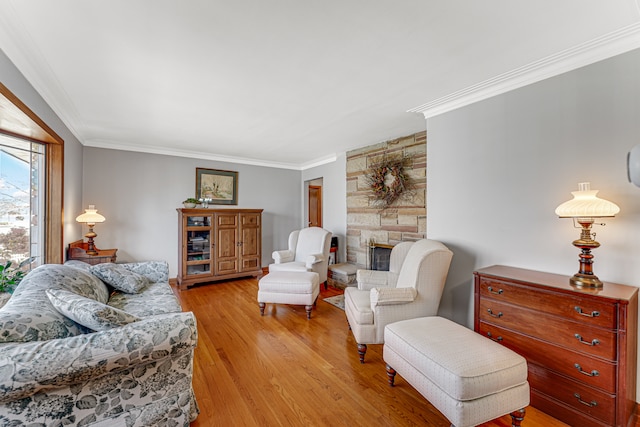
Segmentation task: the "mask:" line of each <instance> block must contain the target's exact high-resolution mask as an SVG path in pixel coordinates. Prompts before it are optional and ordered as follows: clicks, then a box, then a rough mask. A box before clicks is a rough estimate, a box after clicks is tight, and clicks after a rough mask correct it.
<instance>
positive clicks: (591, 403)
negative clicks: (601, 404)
mask: <svg viewBox="0 0 640 427" xmlns="http://www.w3.org/2000/svg"><path fill="white" fill-rule="evenodd" d="M573 397H575V398H576V399H578V402H580V403H582V404H583V405H585V406H588V407H590V408H593V407H594V406H598V402H596V401H595V400H592V401H591V402H585V401H584V400H582V398H581V397H580V395H579V394H578V393H573Z"/></svg>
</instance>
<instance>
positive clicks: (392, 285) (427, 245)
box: [344, 239, 453, 363]
mask: <svg viewBox="0 0 640 427" xmlns="http://www.w3.org/2000/svg"><path fill="white" fill-rule="evenodd" d="M398 246H399V248H398V251H396V254H395V255H396V257H395V258H396V259H395V260H394V250H395V249H396V248H395V247H394V249H393V250H392V251H391V260H390V265H389V268H390V269H391V264H394V267H397V266H398V262H399V263H400V269H399V272H397V270H396V271H394V272H392V271H389V272H372V271H369V270H360V271H358V273H357V274H358V276H359V277H358V287H357V288H356V287H348V288H346V289H345V291H344V302H345V314H346V315H347V321H348V322H349V327H350V328H351V331H352V332H353V336H354V338H355V340H356V342H357V343H358V354H359V355H360V363H364V356H365V353H366V352H367V344H383V343H384V327H385V326H386V325H388V324H389V323H394V322H398V321H400V320H407V319H413V318H416V317H426V316H435V315H437V314H438V307H439V306H440V299H441V298H442V292H443V290H444V284H445V281H446V279H447V275H448V273H449V265H450V264H451V258H452V257H453V252H451V251H450V250H449V249H448V248H447V247H446V246H445V245H444V244H442V243H441V242H437V241H435V240H429V239H423V240H419V241H417V242H415V243H409V244H405V243H401V244H398V245H397V247H398ZM403 255H404V257H403ZM402 258H404V262H401V261H400V260H401V259H402ZM383 282H384V283H383Z"/></svg>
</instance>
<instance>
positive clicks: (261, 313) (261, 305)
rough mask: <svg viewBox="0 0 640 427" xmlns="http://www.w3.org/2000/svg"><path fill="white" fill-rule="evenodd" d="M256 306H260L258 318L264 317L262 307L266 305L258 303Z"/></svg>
mask: <svg viewBox="0 0 640 427" xmlns="http://www.w3.org/2000/svg"><path fill="white" fill-rule="evenodd" d="M258 305H259V306H260V316H264V306H265V305H266V304H265V303H263V302H261V303H258Z"/></svg>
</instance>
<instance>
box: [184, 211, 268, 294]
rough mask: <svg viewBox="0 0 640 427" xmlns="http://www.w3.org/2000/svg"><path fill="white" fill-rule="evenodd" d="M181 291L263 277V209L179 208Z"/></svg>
mask: <svg viewBox="0 0 640 427" xmlns="http://www.w3.org/2000/svg"><path fill="white" fill-rule="evenodd" d="M178 216H179V229H180V231H179V238H178V239H179V242H178V243H179V263H178V278H177V279H178V285H179V287H180V289H181V290H184V289H187V288H189V287H190V286H193V285H195V284H197V283H205V282H215V281H219V280H225V279H232V278H236V277H244V276H256V277H258V276H259V275H261V274H262V256H261V255H262V224H261V222H262V209H178Z"/></svg>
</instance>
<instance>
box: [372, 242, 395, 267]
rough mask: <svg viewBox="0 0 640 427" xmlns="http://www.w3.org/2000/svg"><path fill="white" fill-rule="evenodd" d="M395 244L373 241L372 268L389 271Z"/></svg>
mask: <svg viewBox="0 0 640 427" xmlns="http://www.w3.org/2000/svg"><path fill="white" fill-rule="evenodd" d="M392 249H393V245H385V244H382V243H373V244H371V245H369V260H370V262H369V263H370V267H369V269H370V270H380V271H389V260H390V259H391V250H392Z"/></svg>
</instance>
